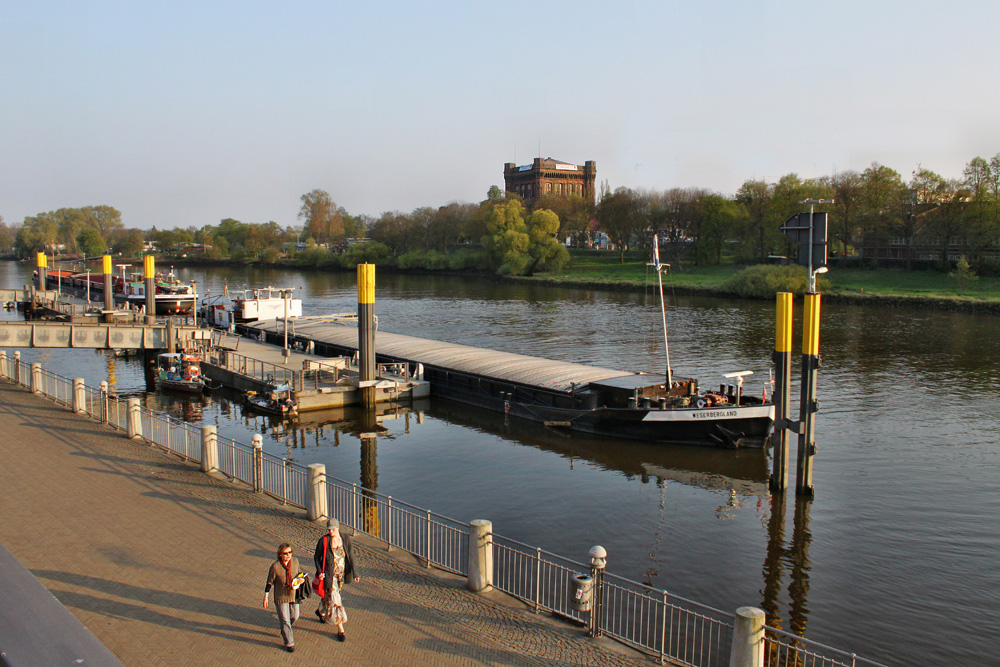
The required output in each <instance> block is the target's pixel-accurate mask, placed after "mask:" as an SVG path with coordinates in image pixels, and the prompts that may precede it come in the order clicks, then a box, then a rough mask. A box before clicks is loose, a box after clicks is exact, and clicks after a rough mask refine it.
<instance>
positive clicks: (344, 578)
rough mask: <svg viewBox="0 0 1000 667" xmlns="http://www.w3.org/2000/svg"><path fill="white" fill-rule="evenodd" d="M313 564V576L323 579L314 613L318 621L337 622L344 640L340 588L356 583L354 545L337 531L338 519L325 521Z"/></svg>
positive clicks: (340, 639)
mask: <svg viewBox="0 0 1000 667" xmlns="http://www.w3.org/2000/svg"><path fill="white" fill-rule="evenodd" d="M313 562H315V564H316V576H317V577H319V578H320V579H322V580H323V589H324V590H323V597H322V599H321V600H320V603H319V609H317V610H316V615H317V616H319V621H320V623H335V624H336V625H337V640H338V641H344V640H345V639H347V635H345V634H344V623H347V612H346V611H345V610H344V602H343V600H342V599H341V597H340V590H341V588H342V587H343V586H344V584H345V583H347V582H348V581H351V580H353V581H354V583H357V582H358V581H360V580H361V578H360V577H359V576H358V571H357V566H356V561H355V559H354V546H353V545H352V544H351V538H350V536H348V535H341V534H340V522H339V521H337V520H336V519H330V520H329V521H327V522H326V535H324V536H323V537H321V538H319V542H317V543H316V553H315V554H313Z"/></svg>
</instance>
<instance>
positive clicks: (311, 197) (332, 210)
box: [299, 189, 347, 243]
mask: <svg viewBox="0 0 1000 667" xmlns="http://www.w3.org/2000/svg"><path fill="white" fill-rule="evenodd" d="M301 199H302V207H301V208H300V209H299V218H301V219H302V220H304V221H305V224H304V230H303V232H304V233H305V234H306V235H308V236H312V237H313V238H315V239H316V240H317V241H318V242H320V243H331V242H339V241H341V240H342V239H343V238H344V216H346V215H347V211H345V210H344V209H343V208H340V207H339V206H337V204H336V203H334V201H333V198H332V197H330V195H329V193H327V192H325V191H324V190H319V189H316V190H313V191H311V192H308V193H306V194H304V195H302V198H301Z"/></svg>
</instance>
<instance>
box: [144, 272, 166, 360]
mask: <svg viewBox="0 0 1000 667" xmlns="http://www.w3.org/2000/svg"><path fill="white" fill-rule="evenodd" d="M142 268H143V278H145V282H146V322H147V323H148V324H152V323H153V322H155V321H156V280H155V278H156V259H155V258H154V257H153V256H152V255H146V256H145V257H143V258H142ZM171 352H173V350H171Z"/></svg>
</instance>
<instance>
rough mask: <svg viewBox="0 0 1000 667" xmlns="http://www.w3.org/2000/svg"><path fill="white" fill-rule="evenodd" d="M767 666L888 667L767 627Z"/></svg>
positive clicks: (765, 651)
mask: <svg viewBox="0 0 1000 667" xmlns="http://www.w3.org/2000/svg"><path fill="white" fill-rule="evenodd" d="M764 665H766V667H886V665H884V664H882V663H881V662H875V661H874V660H868V659H867V658H862V657H860V656H858V655H857V654H855V653H848V652H846V651H841V650H840V649H836V648H833V647H832V646H827V645H825V644H820V643H819V642H814V641H812V640H810V639H806V638H805V637H799V636H798V635H793V634H792V633H790V632H785V631H784V630H780V629H778V628H772V627H770V626H767V625H765V626H764Z"/></svg>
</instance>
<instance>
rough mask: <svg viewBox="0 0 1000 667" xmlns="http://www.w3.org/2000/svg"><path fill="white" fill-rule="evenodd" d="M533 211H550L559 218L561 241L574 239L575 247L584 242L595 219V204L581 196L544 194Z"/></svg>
mask: <svg viewBox="0 0 1000 667" xmlns="http://www.w3.org/2000/svg"><path fill="white" fill-rule="evenodd" d="M531 208H532V210H535V211H537V210H538V209H548V210H550V211H553V212H554V213H555V214H556V215H557V216H559V229H558V230H557V235H558V238H559V239H566V238H570V239H572V242H573V244H574V245H578V244H581V243H582V242H583V236H584V234H585V233H586V231H587V226H588V225H589V224H590V221H591V220H592V219H593V217H594V202H593V201H590V200H588V199H585V198H584V197H582V196H580V195H566V196H563V195H556V194H552V193H549V194H543V195H542V196H541V197H538V198H537V199H535V200H534V201H533V202H532V206H531Z"/></svg>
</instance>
